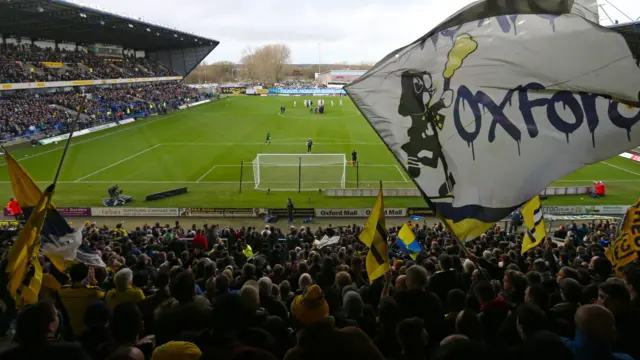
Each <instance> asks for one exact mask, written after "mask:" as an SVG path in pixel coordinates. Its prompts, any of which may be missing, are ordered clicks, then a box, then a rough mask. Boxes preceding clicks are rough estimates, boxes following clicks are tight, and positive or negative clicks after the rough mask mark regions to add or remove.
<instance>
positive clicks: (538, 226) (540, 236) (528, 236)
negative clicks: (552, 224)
mask: <svg viewBox="0 0 640 360" xmlns="http://www.w3.org/2000/svg"><path fill="white" fill-rule="evenodd" d="M522 220H523V221H524V226H525V228H526V231H525V233H524V239H522V254H523V255H524V253H526V252H527V251H529V250H530V249H533V248H534V247H536V246H538V245H539V244H540V243H541V242H542V240H544V238H545V236H547V229H546V228H545V226H544V219H543V217H542V205H541V204H540V196H536V197H534V198H533V199H531V200H529V202H528V203H526V204H525V205H524V206H523V207H522Z"/></svg>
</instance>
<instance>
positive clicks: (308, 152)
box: [307, 138, 313, 154]
mask: <svg viewBox="0 0 640 360" xmlns="http://www.w3.org/2000/svg"><path fill="white" fill-rule="evenodd" d="M312 146H313V141H312V140H311V138H309V140H307V154H310V153H311V147H312Z"/></svg>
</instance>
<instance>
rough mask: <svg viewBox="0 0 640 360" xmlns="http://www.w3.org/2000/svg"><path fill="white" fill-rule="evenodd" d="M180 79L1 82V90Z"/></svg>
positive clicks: (169, 77) (176, 77) (175, 77)
mask: <svg viewBox="0 0 640 360" xmlns="http://www.w3.org/2000/svg"><path fill="white" fill-rule="evenodd" d="M179 80H182V76H165V77H149V78H129V79H102V80H75V81H49V82H30V83H16V84H0V91H9V90H29V89H45V88H59V87H72V86H90V85H109V84H130V83H143V82H158V81H179Z"/></svg>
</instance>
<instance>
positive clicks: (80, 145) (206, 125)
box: [0, 96, 640, 208]
mask: <svg viewBox="0 0 640 360" xmlns="http://www.w3.org/2000/svg"><path fill="white" fill-rule="evenodd" d="M309 98H310V97H309ZM304 99H305V97H248V96H242V97H240V96H238V97H228V98H224V99H222V100H219V101H215V102H212V103H209V104H206V105H202V106H198V107H193V108H190V109H187V110H183V111H180V112H175V113H170V114H169V115H167V116H157V117H149V118H147V119H143V120H140V121H136V122H133V123H131V124H127V125H124V126H119V127H116V128H112V129H108V130H104V131H101V132H97V133H93V134H88V135H84V136H81V137H78V138H75V139H73V140H72V147H71V148H70V149H69V152H68V155H67V159H66V161H65V164H64V167H63V169H62V173H61V176H60V182H59V184H58V186H57V188H56V194H55V196H54V199H53V201H54V203H55V204H56V205H58V206H101V205H102V199H103V198H105V197H107V188H108V187H110V186H112V185H115V184H118V185H120V188H121V189H123V190H124V193H125V194H127V195H131V196H133V197H134V199H135V200H134V202H133V203H131V204H130V205H131V206H139V207H255V208H259V207H284V206H285V205H286V201H287V198H292V200H293V202H294V204H295V205H296V206H297V207H301V208H302V207H314V208H318V207H324V208H332V207H335V208H347V207H353V208H362V207H370V206H371V205H372V204H373V201H374V199H373V198H362V197H349V198H346V197H325V196H324V194H323V193H321V192H319V191H318V190H317V189H314V190H310V191H302V192H301V193H298V192H297V190H296V191H291V190H289V191H275V187H278V184H275V183H274V188H272V189H273V190H274V191H269V192H268V191H264V190H255V189H254V186H255V183H254V174H253V166H252V164H251V162H252V161H253V160H254V159H255V158H256V155H257V154H303V153H305V152H306V145H305V142H306V140H307V139H308V138H312V139H313V142H314V145H313V153H315V154H341V155H342V154H344V155H345V156H346V157H347V160H349V159H350V154H351V151H353V150H357V152H358V154H359V160H360V166H359V174H358V179H359V186H360V187H361V188H366V187H373V188H375V187H377V186H378V183H379V181H382V182H383V184H384V187H385V188H413V187H414V184H413V182H412V181H411V180H410V179H409V176H408V175H407V174H406V173H405V172H404V170H403V169H402V167H401V166H400V165H399V164H398V163H397V162H396V160H395V158H394V157H393V155H392V154H391V153H390V152H389V150H388V149H387V148H386V146H385V145H384V144H383V143H382V141H381V140H380V139H379V138H378V136H377V135H376V133H375V132H374V131H373V130H372V129H371V127H370V126H369V124H368V123H367V121H366V120H365V119H364V118H363V117H362V116H361V115H360V113H359V112H358V111H357V109H356V108H355V106H354V105H353V104H352V103H351V101H350V100H348V99H347V98H335V97H333V98H332V97H326V98H324V100H325V108H326V114H324V115H320V114H313V113H310V112H309V109H307V108H305V107H304V106H303V104H302V102H303V100H304ZM318 99H322V98H318V97H314V98H313V100H314V101H317V100H318ZM340 99H342V101H343V106H339V105H338V103H339V101H340ZM294 100H295V101H297V107H293V101H294ZM332 100H333V101H334V106H333V107H332V106H331V105H330V103H331V101H332ZM281 104H284V105H285V106H286V108H287V110H286V113H285V114H284V115H280V114H279V108H280V105H281ZM267 132H270V133H271V136H272V138H271V144H270V145H266V144H265V135H266V134H267ZM63 145H64V144H63V143H58V144H51V145H46V146H40V147H35V148H27V149H22V150H16V151H14V152H13V154H14V156H15V157H16V159H18V160H19V161H20V163H21V164H22V165H23V166H24V167H25V168H26V169H27V170H28V171H29V173H30V174H31V176H32V177H33V178H34V180H36V181H37V182H38V184H39V185H40V187H41V188H42V189H44V188H45V187H46V185H48V184H49V183H50V182H51V181H52V179H53V177H54V174H55V170H56V167H57V164H58V162H59V160H60V156H61V154H62V147H63ZM242 162H244V165H243V166H241V163H242ZM0 167H1V169H0V199H7V200H8V198H9V197H10V196H11V194H12V191H11V185H10V183H9V181H8V180H9V176H8V173H7V170H6V166H5V164H4V161H2V163H0ZM294 168H295V169H297V167H294ZM261 171H262V173H261V178H263V177H265V176H266V175H265V173H264V172H265V171H266V170H261ZM303 171H306V168H305V169H303ZM327 171H331V174H330V176H331V177H332V179H333V177H334V176H335V177H338V179H339V178H340V177H341V174H342V169H341V168H340V167H337V169H335V170H334V169H328V170H327ZM334 171H335V175H334V174H333V172H334ZM296 172H297V171H293V172H291V171H286V172H282V175H279V176H280V178H279V179H278V181H279V182H281V183H282V184H281V185H282V187H283V188H289V189H297V186H298V185H297V183H298V176H297V173H296ZM241 173H242V192H240V177H241ZM271 176H272V177H273V175H271ZM323 176H324V175H323ZM303 177H304V175H303ZM593 180H603V181H604V182H605V184H606V185H607V192H608V195H607V197H606V198H605V199H600V200H597V199H591V198H589V197H588V196H586V197H585V196H558V197H552V198H550V199H549V200H547V201H545V205H587V204H631V203H633V202H634V201H635V200H637V198H638V197H640V164H639V163H636V162H633V161H631V160H627V159H623V158H620V157H616V158H612V159H609V160H607V161H604V162H602V163H599V164H595V165H592V166H588V167H585V168H583V169H581V170H579V171H577V172H575V173H574V174H572V175H570V176H568V177H566V178H564V179H562V180H559V181H558V182H557V183H556V184H554V185H557V186H573V185H591V182H592V181H593ZM327 183H329V182H327ZM339 184H340V180H338V181H337V182H336V181H332V183H331V185H329V184H327V186H328V187H338V186H339ZM345 184H346V187H348V188H355V187H356V169H355V168H354V167H352V166H349V165H347V167H346V173H345ZM184 186H186V187H188V193H187V194H184V195H179V196H175V197H172V198H167V199H162V200H158V201H151V202H146V201H144V198H145V196H146V195H148V194H152V193H156V192H160V191H165V190H170V189H174V188H179V187H184ZM267 186H270V185H267ZM303 187H304V185H303ZM385 205H386V206H387V207H412V206H418V207H419V206H425V202H424V200H422V199H421V198H415V197H404V198H403V197H387V198H385Z"/></svg>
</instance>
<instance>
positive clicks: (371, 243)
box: [360, 186, 390, 283]
mask: <svg viewBox="0 0 640 360" xmlns="http://www.w3.org/2000/svg"><path fill="white" fill-rule="evenodd" d="M387 236H388V234H387V228H386V224H385V221H384V197H383V195H382V186H381V187H380V191H379V192H378V197H377V198H376V202H375V204H374V205H373V208H372V209H371V215H369V218H368V219H367V222H366V223H365V225H364V229H363V230H362V232H361V233H360V241H362V243H364V244H365V245H367V246H368V247H369V253H368V254H367V260H366V262H365V265H366V268H367V275H368V276H369V281H370V282H371V283H373V281H374V280H375V279H377V278H379V277H381V276H382V275H384V273H385V272H387V271H389V269H390V265H389V251H388V249H387Z"/></svg>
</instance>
